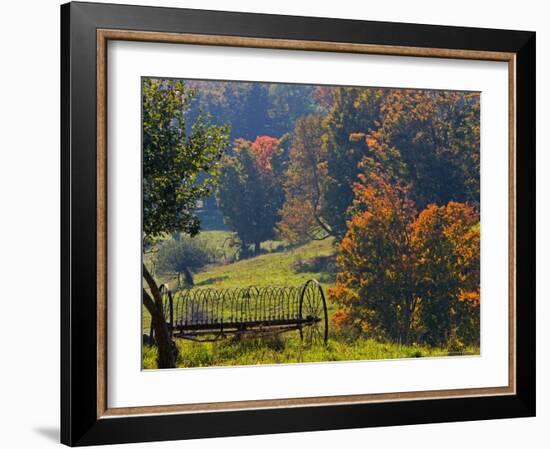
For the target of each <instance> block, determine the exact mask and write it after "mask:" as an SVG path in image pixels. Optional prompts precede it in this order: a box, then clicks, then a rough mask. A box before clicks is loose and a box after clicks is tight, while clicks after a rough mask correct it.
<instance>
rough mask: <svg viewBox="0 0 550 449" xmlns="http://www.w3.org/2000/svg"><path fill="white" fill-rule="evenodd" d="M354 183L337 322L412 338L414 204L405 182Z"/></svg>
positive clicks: (336, 296) (336, 294) (333, 292)
mask: <svg viewBox="0 0 550 449" xmlns="http://www.w3.org/2000/svg"><path fill="white" fill-rule="evenodd" d="M360 176H361V180H362V181H363V182H361V183H356V184H355V187H354V192H355V197H356V200H355V208H356V209H357V210H356V211H355V212H354V213H353V214H352V216H351V219H350V220H349V221H348V223H347V228H348V230H347V232H346V234H345V236H344V238H343V239H342V241H341V244H340V254H339V256H338V260H337V264H338V268H339V270H340V271H339V273H338V275H337V280H336V287H334V288H333V289H330V290H329V297H330V298H331V300H332V301H334V302H336V304H337V305H338V308H339V310H338V312H337V313H336V315H335V324H336V325H337V326H338V327H340V326H343V325H345V326H351V327H353V328H356V329H357V330H358V331H368V332H369V333H370V335H376V336H379V337H381V338H384V339H387V340H391V341H402V342H405V343H407V342H409V341H410V337H411V332H410V331H411V329H412V324H413V318H414V317H415V312H416V310H417V303H418V298H417V297H416V296H415V294H414V285H415V284H416V274H415V267H416V258H415V256H416V255H415V254H414V252H413V251H412V248H411V245H410V241H411V227H410V224H411V222H412V221H413V220H414V217H415V214H416V212H415V209H414V207H413V204H412V203H411V202H410V201H409V200H408V199H407V197H406V192H405V191H404V189H402V188H398V187H395V186H393V185H391V184H390V183H388V182H387V181H386V180H384V179H383V178H382V177H379V176H377V175H373V176H371V177H370V178H369V179H367V178H365V177H364V175H360Z"/></svg>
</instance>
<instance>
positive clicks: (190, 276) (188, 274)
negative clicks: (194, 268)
mask: <svg viewBox="0 0 550 449" xmlns="http://www.w3.org/2000/svg"><path fill="white" fill-rule="evenodd" d="M183 276H184V277H185V283H186V284H187V285H190V286H191V287H192V286H193V285H195V281H194V280H193V273H191V270H189V268H187V267H183Z"/></svg>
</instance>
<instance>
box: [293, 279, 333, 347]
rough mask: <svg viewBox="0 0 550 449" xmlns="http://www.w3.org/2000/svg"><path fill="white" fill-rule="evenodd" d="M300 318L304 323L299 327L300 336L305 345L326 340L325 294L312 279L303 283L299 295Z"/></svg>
mask: <svg viewBox="0 0 550 449" xmlns="http://www.w3.org/2000/svg"><path fill="white" fill-rule="evenodd" d="M300 318H301V319H302V320H305V323H304V324H303V325H302V327H300V338H301V339H302V341H303V342H305V343H306V345H308V346H311V345H315V344H320V343H324V344H326V343H327V341H328V313H327V302H326V299H325V294H324V293H323V289H322V288H321V285H320V284H319V283H318V282H317V281H316V280H314V279H312V280H309V281H307V282H306V284H305V285H304V288H303V290H302V294H301V297H300Z"/></svg>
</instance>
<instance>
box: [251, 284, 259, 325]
mask: <svg viewBox="0 0 550 449" xmlns="http://www.w3.org/2000/svg"><path fill="white" fill-rule="evenodd" d="M249 291H250V294H251V296H252V297H253V298H254V301H253V306H254V316H253V320H254V321H258V312H259V295H260V290H259V289H258V287H256V286H252V287H250V290H249Z"/></svg>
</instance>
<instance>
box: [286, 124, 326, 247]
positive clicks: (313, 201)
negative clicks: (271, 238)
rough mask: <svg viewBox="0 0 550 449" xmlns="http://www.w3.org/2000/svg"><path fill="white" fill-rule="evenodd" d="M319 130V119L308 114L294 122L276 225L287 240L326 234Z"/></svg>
mask: <svg viewBox="0 0 550 449" xmlns="http://www.w3.org/2000/svg"><path fill="white" fill-rule="evenodd" d="M322 133H323V129H322V118H321V117H317V116H308V117H301V118H299V119H298V120H297V121H296V126H295V128H294V131H293V133H292V136H291V145H290V150H289V162H288V167H287V169H286V171H285V176H284V178H285V179H284V191H285V203H284V205H283V208H282V209H281V221H280V222H279V223H278V225H277V230H278V233H279V236H280V237H281V238H282V239H284V240H286V241H288V242H290V243H303V242H306V241H308V240H320V239H324V238H326V237H328V236H330V229H329V227H328V225H327V223H326V222H325V221H324V220H323V218H322V217H321V209H322V205H323V195H322V188H323V186H322V182H323V178H324V176H325V173H324V171H323V168H322V166H321V163H322V161H323V159H324V151H323V146H322V141H321V136H322Z"/></svg>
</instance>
